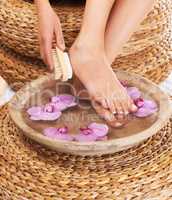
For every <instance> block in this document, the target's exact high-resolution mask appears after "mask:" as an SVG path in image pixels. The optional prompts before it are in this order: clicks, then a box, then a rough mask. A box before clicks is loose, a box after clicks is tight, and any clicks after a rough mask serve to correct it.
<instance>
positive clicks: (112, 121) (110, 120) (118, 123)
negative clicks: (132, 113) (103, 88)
mask: <svg viewBox="0 0 172 200" xmlns="http://www.w3.org/2000/svg"><path fill="white" fill-rule="evenodd" d="M92 105H93V107H94V109H95V110H96V112H97V114H98V115H100V116H101V117H102V118H103V119H105V120H106V122H107V124H108V125H109V126H111V127H114V128H119V127H122V126H123V125H124V124H125V122H124V121H122V120H117V118H116V117H115V115H113V114H112V113H111V111H109V110H107V109H104V108H103V107H102V106H101V105H100V104H98V103H95V102H94V104H92Z"/></svg>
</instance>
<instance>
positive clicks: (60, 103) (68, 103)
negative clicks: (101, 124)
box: [51, 94, 77, 111]
mask: <svg viewBox="0 0 172 200" xmlns="http://www.w3.org/2000/svg"><path fill="white" fill-rule="evenodd" d="M51 103H52V104H53V105H54V106H55V107H56V108H57V109H59V110H60V111H63V110H65V109H67V108H70V107H73V106H76V105H77V103H76V98H75V97H74V96H72V95H67V94H66V95H58V96H54V97H52V98H51Z"/></svg>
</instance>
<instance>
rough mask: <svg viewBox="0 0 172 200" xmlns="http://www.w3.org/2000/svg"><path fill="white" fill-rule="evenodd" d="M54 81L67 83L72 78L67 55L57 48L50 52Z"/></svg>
mask: <svg viewBox="0 0 172 200" xmlns="http://www.w3.org/2000/svg"><path fill="white" fill-rule="evenodd" d="M52 55H53V62H54V74H55V80H59V79H60V80H62V81H67V80H69V79H71V78H72V75H73V71H72V66H71V63H70V59H69V55H68V53H67V52H63V51H61V50H60V49H58V48H57V47H56V48H55V49H53V50H52Z"/></svg>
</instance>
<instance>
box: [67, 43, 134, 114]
mask: <svg viewBox="0 0 172 200" xmlns="http://www.w3.org/2000/svg"><path fill="white" fill-rule="evenodd" d="M69 54H70V59H71V63H72V66H73V70H74V72H75V75H76V76H77V77H78V78H79V79H80V81H81V82H82V83H83V84H84V86H85V87H86V89H87V90H88V92H89V94H90V96H91V98H92V99H93V100H94V101H95V102H96V103H97V102H98V103H99V104H101V105H102V106H103V107H104V109H107V110H108V109H109V111H110V112H111V113H113V114H117V115H119V116H125V115H128V114H129V112H134V111H136V109H137V108H136V106H135V105H134V103H133V102H132V100H131V99H130V97H129V96H128V94H127V92H126V90H125V88H124V87H123V86H122V85H121V83H120V82H119V80H118V79H117V77H116V75H115V73H114V72H113V71H112V69H111V67H110V65H109V63H108V61H107V59H106V56H105V55H104V53H103V52H101V51H99V49H96V48H93V47H91V48H89V47H84V48H82V47H79V46H78V45H75V44H74V45H73V47H72V48H71V49H70V52H69Z"/></svg>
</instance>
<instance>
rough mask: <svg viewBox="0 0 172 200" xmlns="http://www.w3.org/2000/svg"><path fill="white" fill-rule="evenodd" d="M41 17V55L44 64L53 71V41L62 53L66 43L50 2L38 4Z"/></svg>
mask: <svg viewBox="0 0 172 200" xmlns="http://www.w3.org/2000/svg"><path fill="white" fill-rule="evenodd" d="M37 7H38V16H39V41H40V53H41V57H42V58H43V60H44V62H45V63H46V64H47V65H48V67H49V69H50V70H53V68H54V66H53V58H52V44H53V39H55V41H56V45H57V47H58V48H59V49H61V50H62V51H64V50H65V43H64V38H63V33H62V28H61V24H60V20H59V17H58V16H57V15H56V13H55V12H54V10H53V9H52V7H51V6H50V4H49V3H48V2H43V1H42V2H40V3H37Z"/></svg>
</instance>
